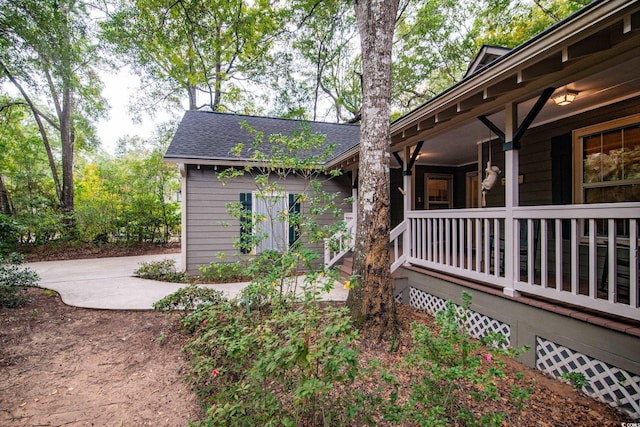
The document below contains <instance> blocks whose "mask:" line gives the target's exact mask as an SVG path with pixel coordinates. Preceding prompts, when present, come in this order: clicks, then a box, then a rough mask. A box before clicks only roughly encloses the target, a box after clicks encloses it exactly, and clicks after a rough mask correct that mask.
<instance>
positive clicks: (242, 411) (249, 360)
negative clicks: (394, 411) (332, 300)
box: [184, 302, 365, 426]
mask: <svg viewBox="0 0 640 427" xmlns="http://www.w3.org/2000/svg"><path fill="white" fill-rule="evenodd" d="M184 323H185V326H187V327H188V328H189V329H190V330H191V331H192V332H193V333H194V336H193V338H192V340H191V341H190V343H189V344H188V345H187V346H186V347H185V351H186V352H187V354H188V355H189V357H190V359H191V361H192V369H191V373H190V375H189V381H190V383H191V384H192V385H193V386H195V388H196V390H197V393H198V395H199V396H200V398H201V399H202V400H203V401H204V402H206V403H207V404H208V405H209V409H208V411H207V418H206V419H205V420H203V421H202V422H200V423H196V424H195V425H203V426H204V425H211V426H216V425H219V426H228V425H256V426H258V425H260V426H262V425H291V426H297V425H336V426H339V425H353V424H354V423H355V422H356V421H357V420H358V417H361V416H363V413H364V411H365V408H363V407H362V406H361V403H360V401H359V399H358V398H357V397H358V396H360V394H359V393H358V392H357V391H356V390H355V389H354V388H352V385H353V381H354V379H355V378H356V377H357V376H358V375H362V373H361V371H360V369H359V367H358V363H357V350H356V348H355V346H354V341H355V340H356V339H357V332H356V331H355V330H354V329H353V328H352V327H351V323H350V320H349V315H348V313H347V312H346V310H345V309H337V308H332V307H324V308H323V307H321V306H320V304H317V303H315V302H310V303H307V304H304V305H301V306H299V307H296V308H292V309H289V308H285V307H284V306H281V305H277V306H271V307H270V308H266V307H264V306H263V308H262V309H260V310H253V311H247V310H245V309H243V307H242V306H240V305H238V304H236V303H234V302H221V303H219V304H212V305H204V306H201V308H200V309H198V310H197V311H196V312H194V313H193V314H192V315H191V316H189V317H188V318H187V319H185V322H184ZM360 400H361V399H360Z"/></svg>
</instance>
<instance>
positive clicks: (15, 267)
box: [0, 252, 40, 307]
mask: <svg viewBox="0 0 640 427" xmlns="http://www.w3.org/2000/svg"><path fill="white" fill-rule="evenodd" d="M23 263H24V257H23V256H22V255H20V254H17V253H15V252H14V253H11V254H9V255H7V256H4V255H2V254H0V307H17V306H19V305H22V304H24V303H25V302H26V298H25V292H26V289H27V288H28V287H34V286H38V280H40V279H39V277H38V274H37V273H36V272H35V271H33V270H31V269H30V268H26V267H22V266H21V264H23Z"/></svg>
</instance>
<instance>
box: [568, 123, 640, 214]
mask: <svg viewBox="0 0 640 427" xmlns="http://www.w3.org/2000/svg"><path fill="white" fill-rule="evenodd" d="M632 125H640V113H638V114H633V115H631V116H626V117H621V118H618V119H615V120H609V121H607V122H602V123H597V124H594V125H590V126H586V127H583V128H580V129H575V130H574V131H573V132H572V134H573V203H574V204H581V203H585V202H584V189H585V187H584V182H583V181H584V159H583V158H582V154H583V153H582V152H583V143H582V141H583V139H584V138H585V137H587V136H590V135H594V134H598V133H604V132H607V131H613V130H616V129H618V128H624V127H628V126H632ZM636 182H637V183H640V179H635V180H625V181H624V183H625V184H627V183H631V184H633V183H636ZM618 185H624V184H620V181H610V182H607V183H602V184H601V185H597V186H593V187H607V186H610V187H613V186H618ZM587 188H588V187H587Z"/></svg>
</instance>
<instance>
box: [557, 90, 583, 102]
mask: <svg viewBox="0 0 640 427" xmlns="http://www.w3.org/2000/svg"><path fill="white" fill-rule="evenodd" d="M578 93H579V92H578V91H577V90H571V89H563V90H561V91H560V92H558V93H556V94H555V95H553V102H555V103H556V105H569V104H571V103H572V102H573V100H574V99H576V97H577V96H578Z"/></svg>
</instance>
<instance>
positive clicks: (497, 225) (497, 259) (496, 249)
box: [493, 218, 501, 277]
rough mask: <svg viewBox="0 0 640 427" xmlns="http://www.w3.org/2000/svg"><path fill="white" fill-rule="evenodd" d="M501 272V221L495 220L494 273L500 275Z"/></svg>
mask: <svg viewBox="0 0 640 427" xmlns="http://www.w3.org/2000/svg"><path fill="white" fill-rule="evenodd" d="M500 274H501V272H500V221H499V220H498V218H494V220H493V275H494V276H496V277H499V276H500Z"/></svg>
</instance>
